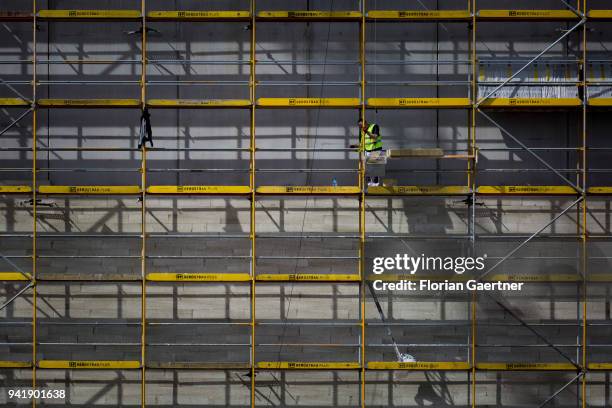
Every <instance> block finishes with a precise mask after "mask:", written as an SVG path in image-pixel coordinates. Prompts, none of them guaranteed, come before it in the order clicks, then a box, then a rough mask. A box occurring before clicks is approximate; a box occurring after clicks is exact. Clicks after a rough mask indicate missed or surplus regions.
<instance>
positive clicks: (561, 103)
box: [480, 98, 582, 109]
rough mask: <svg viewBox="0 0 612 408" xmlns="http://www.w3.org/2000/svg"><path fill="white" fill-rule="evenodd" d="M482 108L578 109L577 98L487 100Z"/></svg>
mask: <svg viewBox="0 0 612 408" xmlns="http://www.w3.org/2000/svg"><path fill="white" fill-rule="evenodd" d="M480 106H481V107H483V108H508V109H510V108H543V109H546V108H578V107H580V106H582V101H581V100H580V99H579V98H488V99H487V100H485V101H483V102H482V103H481V104H480Z"/></svg>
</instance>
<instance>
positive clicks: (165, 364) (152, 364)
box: [146, 361, 251, 370]
mask: <svg viewBox="0 0 612 408" xmlns="http://www.w3.org/2000/svg"><path fill="white" fill-rule="evenodd" d="M146 367H147V368H152V369H164V370H166V369H168V370H248V369H250V368H251V365H250V364H249V363H223V362H218V363H217V362H198V361H149V362H147V363H146Z"/></svg>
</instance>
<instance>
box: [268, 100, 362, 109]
mask: <svg viewBox="0 0 612 408" xmlns="http://www.w3.org/2000/svg"><path fill="white" fill-rule="evenodd" d="M257 106H261V107H263V108H296V107H297V108H358V107H359V106H360V101H359V98H259V99H258V100H257Z"/></svg>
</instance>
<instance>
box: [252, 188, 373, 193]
mask: <svg viewBox="0 0 612 408" xmlns="http://www.w3.org/2000/svg"><path fill="white" fill-rule="evenodd" d="M255 191H256V192H257V193H259V194H277V195H279V194H313V195H315V194H327V195H350V194H359V193H360V192H361V190H360V189H359V187H351V186H338V187H334V186H262V187H258V188H257V189H256V190H255Z"/></svg>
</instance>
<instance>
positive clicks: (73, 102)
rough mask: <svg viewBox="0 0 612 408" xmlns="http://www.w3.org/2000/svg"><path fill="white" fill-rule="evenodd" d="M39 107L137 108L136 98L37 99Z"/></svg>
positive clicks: (138, 105) (138, 103)
mask: <svg viewBox="0 0 612 408" xmlns="http://www.w3.org/2000/svg"><path fill="white" fill-rule="evenodd" d="M37 105H38V106H39V107H41V108H139V107H140V106H141V103H140V101H139V100H138V99H39V100H38V102H37Z"/></svg>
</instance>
